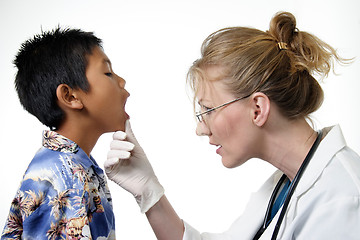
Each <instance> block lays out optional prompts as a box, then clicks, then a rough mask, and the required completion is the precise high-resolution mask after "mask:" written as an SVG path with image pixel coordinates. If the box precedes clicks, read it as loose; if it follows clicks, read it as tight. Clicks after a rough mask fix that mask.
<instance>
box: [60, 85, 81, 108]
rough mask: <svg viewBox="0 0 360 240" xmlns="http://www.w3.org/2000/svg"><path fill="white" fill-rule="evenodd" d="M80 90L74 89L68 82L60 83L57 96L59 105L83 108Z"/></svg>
mask: <svg viewBox="0 0 360 240" xmlns="http://www.w3.org/2000/svg"><path fill="white" fill-rule="evenodd" d="M78 92H79V91H77V90H74V89H72V88H71V87H70V86H69V85H67V84H60V85H59V86H58V87H57V89H56V97H57V100H58V104H59V107H60V108H61V109H63V110H64V108H70V109H78V110H80V109H83V107H84V105H83V103H82V102H81V99H80V98H79V96H78V95H79V94H78Z"/></svg>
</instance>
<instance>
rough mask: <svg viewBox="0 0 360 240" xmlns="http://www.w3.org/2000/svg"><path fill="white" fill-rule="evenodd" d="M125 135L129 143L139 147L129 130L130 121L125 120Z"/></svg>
mask: <svg viewBox="0 0 360 240" xmlns="http://www.w3.org/2000/svg"><path fill="white" fill-rule="evenodd" d="M125 133H126V139H127V140H128V141H129V142H132V143H133V144H135V145H139V142H138V141H137V139H136V137H135V135H134V133H133V131H132V129H131V124H130V120H127V121H126V122H125Z"/></svg>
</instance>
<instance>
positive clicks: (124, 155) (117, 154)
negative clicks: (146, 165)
mask: <svg viewBox="0 0 360 240" xmlns="http://www.w3.org/2000/svg"><path fill="white" fill-rule="evenodd" d="M130 156H131V154H130V152H128V151H123V150H110V151H109V152H108V154H107V159H111V158H117V159H129V158H130Z"/></svg>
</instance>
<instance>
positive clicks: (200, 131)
mask: <svg viewBox="0 0 360 240" xmlns="http://www.w3.org/2000/svg"><path fill="white" fill-rule="evenodd" d="M196 135H198V136H210V135H211V132H210V129H209V128H208V126H207V125H206V124H205V122H204V121H201V122H198V124H197V126H196Z"/></svg>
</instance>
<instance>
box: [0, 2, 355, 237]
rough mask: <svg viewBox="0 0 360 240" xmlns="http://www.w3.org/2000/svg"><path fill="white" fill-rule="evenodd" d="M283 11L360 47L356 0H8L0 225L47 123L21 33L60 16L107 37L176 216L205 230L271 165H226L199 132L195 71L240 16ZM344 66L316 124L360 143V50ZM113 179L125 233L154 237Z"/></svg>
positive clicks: (261, 19) (1, 18)
mask: <svg viewBox="0 0 360 240" xmlns="http://www.w3.org/2000/svg"><path fill="white" fill-rule="evenodd" d="M281 10H286V11H290V12H292V13H293V14H294V15H295V16H296V17H297V22H298V28H299V29H300V30H302V31H308V32H310V33H314V34H315V35H317V36H318V37H320V38H321V39H323V40H324V41H326V42H328V43H329V44H330V45H332V46H333V47H335V48H336V49H338V51H339V53H340V54H341V55H342V56H343V57H347V58H351V57H359V56H360V46H359V45H360V44H359V42H360V41H359V40H360V15H359V11H360V2H359V1H358V0H342V1H338V0H318V1H316V0H311V1H310V0H298V1H294V0H292V1H291V0H273V1H269V0H258V1H256V0H255V1H242V0H237V1H235V0H218V1H215V0H182V1H169V0H168V1H165V0H163V1H161V0H152V1H146V0H137V1H136V0H132V1H125V0H117V1H115V0H113V1H110V0H104V1H98V0H96V1H95V0H63V1H60V0H57V1H52V0H41V1H40V0H32V1H26V0H23V1H20V0H0V31H1V33H0V36H1V37H0V89H1V94H0V104H1V105H0V106H1V108H0V109H1V113H0V114H1V115H0V116H1V120H0V121H1V124H0V152H1V159H0V161H1V167H0V181H1V190H0V192H1V197H0V206H1V207H0V228H1V230H2V228H3V226H4V223H5V219H6V217H7V214H8V211H9V207H10V203H11V200H12V198H13V197H14V195H15V192H16V189H17V188H18V186H19V183H20V180H21V177H22V175H23V173H24V171H25V170H26V167H27V165H28V163H29V162H30V160H31V159H32V157H33V155H34V154H35V152H36V151H37V149H38V148H39V147H40V145H41V132H42V130H43V129H45V127H44V126H42V125H41V124H40V123H39V122H38V121H37V119H36V118H35V117H33V116H31V115H30V114H28V113H27V112H25V111H24V110H23V109H22V107H21V106H20V104H19V101H18V99H17V95H16V92H15V90H14V85H13V80H14V75H15V68H14V66H13V65H12V60H13V59H14V55H15V54H16V52H17V51H18V49H19V47H20V44H21V43H22V42H23V41H25V40H26V39H28V38H29V37H31V36H32V35H33V34H36V33H40V32H41V29H43V30H50V29H52V28H54V27H56V26H58V25H60V26H64V27H76V28H81V29H83V30H86V31H94V32H95V34H96V35H97V36H98V37H100V38H102V39H103V41H104V49H105V52H106V54H107V55H108V56H109V58H110V59H111V61H112V63H113V69H114V71H115V72H116V73H117V74H118V75H120V76H122V77H123V78H124V79H126V81H127V89H128V91H129V92H130V93H131V97H130V98H129V100H128V105H127V112H128V113H129V114H130V115H131V118H132V127H133V130H134V132H135V133H136V136H137V138H138V140H139V141H140V143H141V144H142V146H143V148H144V149H145V150H146V152H147V155H148V157H149V159H150V160H151V162H152V165H153V168H154V169H155V172H156V174H157V176H158V178H159V179H160V181H161V183H162V184H163V186H164V187H165V191H166V195H167V197H168V198H169V200H170V201H171V202H172V204H173V206H174V208H175V210H176V211H177V212H178V214H179V216H180V217H181V218H183V219H185V220H186V221H187V222H189V223H190V224H192V225H193V226H195V227H196V228H198V229H199V230H200V231H211V232H220V231H224V230H226V229H227V228H228V227H229V226H230V224H231V223H232V222H233V221H234V220H235V219H236V217H238V216H239V215H240V214H241V212H242V210H243V209H244V207H245V204H246V202H247V200H248V198H249V195H250V193H251V192H252V191H255V190H257V188H258V187H259V186H260V185H261V183H262V182H263V181H264V180H265V179H266V178H267V177H268V176H269V175H270V174H271V172H272V171H273V170H274V169H273V168H272V167H271V166H269V165H268V164H266V163H264V162H261V161H260V160H257V159H254V160H251V161H249V162H248V163H246V164H244V165H243V166H241V167H239V168H237V169H231V170H230V169H226V168H225V167H223V166H222V164H221V161H220V158H219V156H217V155H216V154H215V149H214V148H212V147H210V146H209V145H208V139H207V138H200V137H197V136H196V135H195V120H194V118H193V113H192V105H191V94H190V93H189V92H187V88H186V84H185V78H186V73H187V70H188V68H189V66H190V65H191V63H192V62H193V61H194V60H195V59H197V58H198V57H199V56H200V45H201V43H202V41H203V39H205V37H206V36H207V35H208V34H210V33H212V32H213V31H215V30H218V29H219V28H223V27H228V26H239V25H241V26H250V27H255V28H259V29H261V30H267V29H268V25H269V22H270V19H271V17H272V16H273V15H274V14H275V13H276V12H277V11H281ZM336 71H337V73H338V76H334V75H333V74H331V75H330V76H329V77H328V78H327V79H326V80H325V82H324V83H323V87H324V90H325V102H324V104H323V107H322V108H321V110H319V111H318V112H317V113H316V114H315V115H314V117H313V118H314V119H315V120H316V121H315V122H316V124H317V127H318V128H320V127H323V126H328V125H333V124H337V123H339V124H340V125H341V127H342V129H343V132H344V135H345V138H346V139H347V143H348V145H349V146H350V147H352V148H353V149H354V150H355V151H357V152H360V136H359V130H360V126H359V124H358V122H359V113H360V108H359V104H360V94H359V87H360V81H359V73H360V63H359V59H355V61H354V63H353V64H352V65H350V66H346V67H342V66H339V65H338V66H337V67H336ZM244 137H245V136H244ZM110 139H111V134H105V135H103V136H102V137H101V138H100V139H99V141H98V144H97V145H96V147H95V148H94V150H93V152H92V155H93V156H94V158H95V159H96V160H97V162H98V163H99V165H101V166H102V165H103V162H104V160H105V158H106V153H107V150H108V145H109V142H110ZM109 186H110V189H111V192H112V196H113V200H114V211H115V214H116V228H117V237H118V239H155V236H154V235H153V233H152V230H151V228H150V226H149V224H148V223H147V220H146V217H145V216H144V215H142V214H140V212H139V209H138V206H137V205H136V203H135V201H134V199H133V198H132V196H131V195H130V194H129V193H127V192H126V191H124V190H123V189H121V188H120V187H118V186H117V185H115V184H113V183H112V182H111V183H109Z"/></svg>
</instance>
